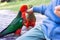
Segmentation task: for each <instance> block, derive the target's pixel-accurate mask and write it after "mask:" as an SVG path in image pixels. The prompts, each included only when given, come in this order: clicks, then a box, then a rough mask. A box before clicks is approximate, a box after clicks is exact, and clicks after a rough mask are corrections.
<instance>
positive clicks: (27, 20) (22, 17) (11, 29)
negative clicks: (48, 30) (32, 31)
mask: <svg viewBox="0 0 60 40" xmlns="http://www.w3.org/2000/svg"><path fill="white" fill-rule="evenodd" d="M27 10H28V6H27V5H22V6H21V7H20V9H19V12H18V14H17V16H16V17H15V18H14V19H13V20H12V22H11V23H10V24H9V25H8V27H7V28H5V29H4V30H2V31H1V32H0V37H4V36H6V35H8V34H11V33H15V34H16V35H20V34H21V29H22V27H23V25H25V26H26V28H27V29H28V28H29V26H32V27H34V25H35V22H36V18H35V16H34V14H32V15H27V16H28V17H27V16H26V14H28V13H27V12H26V11H27ZM31 20H32V21H31Z"/></svg>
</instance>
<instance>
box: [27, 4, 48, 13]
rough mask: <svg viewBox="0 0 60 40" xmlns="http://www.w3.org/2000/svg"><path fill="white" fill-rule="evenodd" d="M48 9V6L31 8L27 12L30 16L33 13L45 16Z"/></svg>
mask: <svg viewBox="0 0 60 40" xmlns="http://www.w3.org/2000/svg"><path fill="white" fill-rule="evenodd" d="M46 8H47V6H45V5H41V6H35V7H33V8H31V9H29V10H27V12H28V13H29V14H31V13H33V12H36V13H41V14H44V12H45V10H46Z"/></svg>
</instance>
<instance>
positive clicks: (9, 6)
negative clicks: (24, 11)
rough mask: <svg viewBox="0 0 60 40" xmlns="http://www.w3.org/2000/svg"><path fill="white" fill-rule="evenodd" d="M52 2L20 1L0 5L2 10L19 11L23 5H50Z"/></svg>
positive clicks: (45, 0) (48, 0)
mask: <svg viewBox="0 0 60 40" xmlns="http://www.w3.org/2000/svg"><path fill="white" fill-rule="evenodd" d="M49 2H50V0H37V1H36V0H18V1H16V0H15V2H14V1H12V2H8V3H7V2H5V3H0V9H9V10H13V11H18V10H19V8H20V6H21V5H23V4H28V5H33V6H36V5H41V4H49Z"/></svg>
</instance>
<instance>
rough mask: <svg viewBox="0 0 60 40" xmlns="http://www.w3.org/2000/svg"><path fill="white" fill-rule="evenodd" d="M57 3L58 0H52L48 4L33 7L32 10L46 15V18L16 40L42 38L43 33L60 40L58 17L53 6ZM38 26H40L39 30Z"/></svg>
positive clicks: (59, 19) (58, 3)
mask: <svg viewBox="0 0 60 40" xmlns="http://www.w3.org/2000/svg"><path fill="white" fill-rule="evenodd" d="M58 5H60V0H52V1H51V3H50V4H49V5H48V6H45V5H41V6H38V7H33V11H34V12H38V13H41V14H43V15H46V16H47V18H46V19H45V20H44V21H43V23H42V24H41V25H39V26H36V27H35V28H33V29H32V30H30V31H29V32H27V33H26V34H24V35H23V36H21V37H19V38H18V39H17V40H42V39H44V37H45V36H44V35H46V36H47V37H49V38H50V39H52V40H60V31H59V30H60V17H58V16H56V15H55V14H54V8H55V7H56V6H58ZM40 27H42V29H41V30H40ZM41 31H42V32H41ZM41 38H42V39H41Z"/></svg>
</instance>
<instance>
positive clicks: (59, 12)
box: [54, 5, 60, 17]
mask: <svg viewBox="0 0 60 40" xmlns="http://www.w3.org/2000/svg"><path fill="white" fill-rule="evenodd" d="M54 13H55V14H56V15H57V16H58V17H60V5H59V6H56V7H55V10H54Z"/></svg>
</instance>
